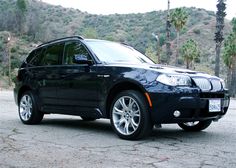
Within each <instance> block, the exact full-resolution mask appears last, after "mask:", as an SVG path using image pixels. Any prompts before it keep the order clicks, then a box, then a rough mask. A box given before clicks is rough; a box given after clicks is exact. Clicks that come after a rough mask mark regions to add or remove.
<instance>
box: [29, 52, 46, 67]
mask: <svg viewBox="0 0 236 168" xmlns="http://www.w3.org/2000/svg"><path fill="white" fill-rule="evenodd" d="M42 50H43V49H42V48H40V49H37V50H35V51H33V52H32V53H31V54H30V55H29V57H28V58H27V62H28V63H29V64H31V65H35V66H38V65H39V62H40V59H41V53H42Z"/></svg>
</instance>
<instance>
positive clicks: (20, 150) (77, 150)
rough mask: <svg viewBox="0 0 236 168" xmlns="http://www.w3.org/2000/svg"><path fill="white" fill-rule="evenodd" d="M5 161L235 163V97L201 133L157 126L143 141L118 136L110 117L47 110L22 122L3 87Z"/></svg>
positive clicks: (1, 150)
mask: <svg viewBox="0 0 236 168" xmlns="http://www.w3.org/2000/svg"><path fill="white" fill-rule="evenodd" d="M0 167H6V168H8V167H11V168H15V167H17V168H18V167H20V168H21V167H22V168H26V167H57V168H64V167H65V168H67V167H68V168H73V167H85V168H86V167H88V168H90V167H91V168H96V167H107V168H111V167H112V168H115V167H135V168H149V167H150V168H152V167H154V168H155V167H158V168H180V167H185V168H188V167H189V168H211V167H212V168H218V167H219V168H221V167H222V168H225V167H227V168H233V167H236V100H232V101H231V104H230V109H229V111H228V114H227V115H226V116H225V117H224V118H223V119H221V120H219V122H214V123H212V125H211V126H210V127H209V128H208V129H206V130H204V131H202V132H197V133H190V132H184V131H183V130H181V129H180V128H179V127H178V126H177V125H176V124H171V125H162V128H158V129H157V128H155V129H154V130H153V132H152V134H151V136H149V137H148V138H146V139H145V140H139V141H127V140H121V139H119V138H118V137H117V136H116V135H115V133H114V132H113V131H112V128H111V126H110V122H109V120H96V121H93V122H85V121H83V120H81V119H80V117H75V116H62V115H46V116H45V117H44V119H43V121H42V123H41V124H40V125H33V126H32V125H31V126H29V125H23V124H22V123H21V122H20V120H19V118H18V113H17V106H16V105H15V103H14V100H13V93H12V91H0Z"/></svg>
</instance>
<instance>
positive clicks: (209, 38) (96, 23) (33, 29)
mask: <svg viewBox="0 0 236 168" xmlns="http://www.w3.org/2000/svg"><path fill="white" fill-rule="evenodd" d="M0 10H1V12H0V23H1V24H0V32H1V31H2V33H0V36H1V34H2V36H3V34H4V32H3V31H9V32H11V33H12V34H13V36H14V41H13V42H12V48H14V49H13V51H14V52H12V55H13V58H14V59H16V60H17V61H15V62H16V64H14V65H13V68H14V67H17V66H18V64H19V60H22V59H23V58H24V57H25V56H26V53H27V52H29V50H31V49H32V48H33V46H34V44H39V43H41V42H44V41H48V40H52V39H55V38H60V37H65V36H70V35H82V36H84V37H87V38H99V39H108V40H113V41H118V42H125V43H127V44H130V45H132V46H133V47H134V48H136V49H138V50H139V51H141V52H142V53H145V51H146V49H147V47H148V46H151V47H152V48H153V50H156V41H155V39H154V38H153V37H152V35H151V34H152V33H153V32H154V33H157V34H158V35H159V38H160V44H161V46H162V51H163V52H162V55H164V54H165V53H164V51H165V48H164V43H165V25H166V20H165V19H166V11H153V12H148V13H138V14H112V15H93V14H89V13H86V12H81V11H80V10H78V9H70V8H64V7H62V6H53V5H49V4H46V3H43V2H41V1H37V0H28V8H27V13H26V21H25V26H24V33H23V34H21V35H19V33H17V30H16V26H17V25H16V21H15V18H16V10H17V9H16V0H1V1H0ZM186 10H187V12H188V14H189V20H188V22H187V25H186V27H185V28H184V29H183V30H182V32H181V36H180V41H181V43H183V42H184V41H185V40H187V39H189V38H193V39H194V40H196V41H197V42H198V44H199V46H200V49H201V58H200V62H201V64H198V66H196V69H198V70H202V71H208V72H212V70H213V67H214V55H215V43H214V40H213V39H214V32H215V14H214V12H211V11H207V10H204V9H197V8H186ZM230 28H231V27H230V24H229V21H228V20H226V26H225V34H226V35H227V34H228V33H229V31H230ZM171 31H172V33H171V40H172V42H171V44H172V45H171V46H172V51H173V55H174V54H175V50H174V49H175V39H176V33H175V30H174V28H173V27H172V29H171ZM0 40H1V39H0ZM1 45H2V47H1ZM5 45H6V44H4V42H1V41H0V63H1V64H2V65H1V64H0V65H1V66H2V67H4V66H3V64H6V58H5V57H4V55H5V56H6V53H5V52H4V51H3V49H2V50H1V48H4V46H5ZM22 48H23V49H22ZM18 49H19V52H18ZM4 53H5V54H4ZM4 61H5V62H4ZM222 66H223V64H222ZM222 73H223V74H225V72H222Z"/></svg>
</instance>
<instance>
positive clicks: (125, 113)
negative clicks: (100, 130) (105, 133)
mask: <svg viewBox="0 0 236 168" xmlns="http://www.w3.org/2000/svg"><path fill="white" fill-rule="evenodd" d="M110 114H111V116H110V118H111V125H112V128H113V129H114V131H115V132H116V134H117V135H118V136H119V137H120V138H123V139H127V140H135V139H140V138H143V137H145V136H147V135H148V134H149V133H150V132H151V130H152V127H153V124H152V122H151V119H150V114H149V111H148V106H147V103H146V100H145V98H144V96H143V95H142V94H141V93H140V92H137V91H134V90H127V91H123V92H121V93H119V94H118V95H117V96H116V98H115V99H114V100H113V103H112V105H111V111H110Z"/></svg>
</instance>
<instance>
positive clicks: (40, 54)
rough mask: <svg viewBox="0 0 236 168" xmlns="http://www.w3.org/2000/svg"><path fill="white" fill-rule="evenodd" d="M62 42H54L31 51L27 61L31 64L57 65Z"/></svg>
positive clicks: (60, 55) (59, 60)
mask: <svg viewBox="0 0 236 168" xmlns="http://www.w3.org/2000/svg"><path fill="white" fill-rule="evenodd" d="M63 50H64V43H59V44H54V45H51V46H48V47H43V48H39V49H36V50H34V51H32V52H31V53H30V54H29V56H28V58H27V59H26V61H27V63H29V64H30V65H33V66H45V65H59V64H61V59H62V56H63Z"/></svg>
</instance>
